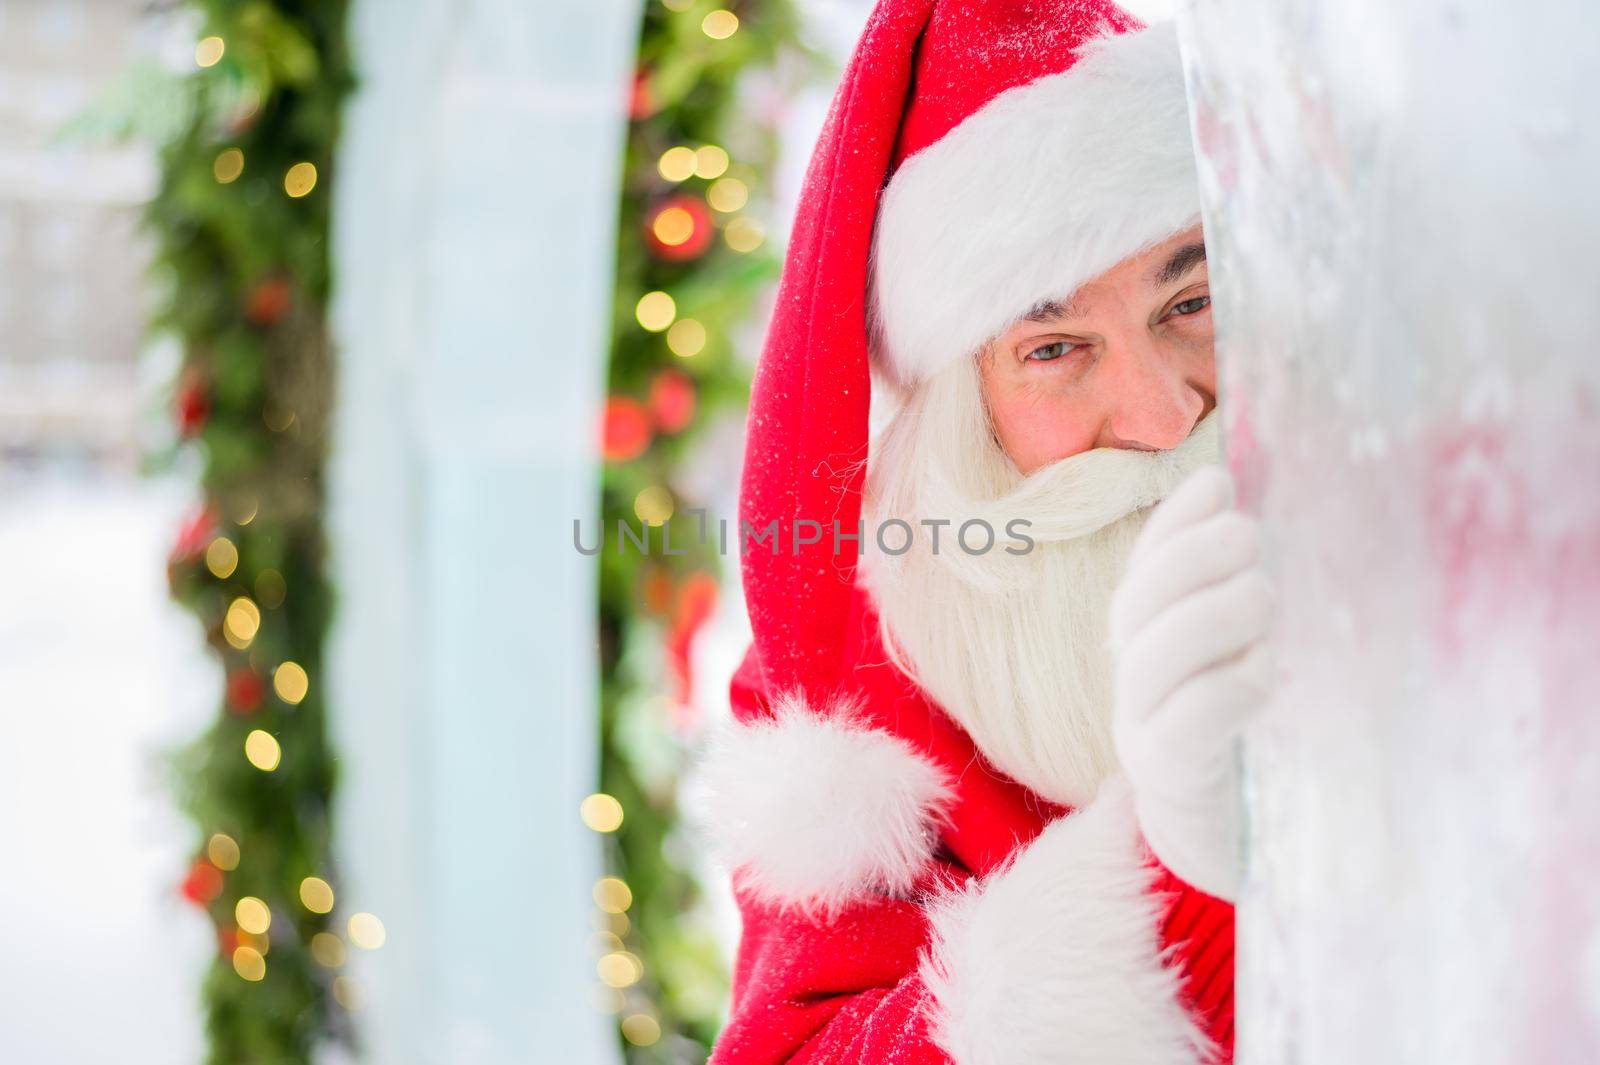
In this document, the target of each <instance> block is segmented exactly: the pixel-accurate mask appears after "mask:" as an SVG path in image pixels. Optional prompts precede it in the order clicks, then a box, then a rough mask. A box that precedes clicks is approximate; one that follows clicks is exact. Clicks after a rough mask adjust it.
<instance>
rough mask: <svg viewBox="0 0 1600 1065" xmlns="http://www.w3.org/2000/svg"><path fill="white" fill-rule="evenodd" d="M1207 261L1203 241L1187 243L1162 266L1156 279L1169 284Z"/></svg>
mask: <svg viewBox="0 0 1600 1065" xmlns="http://www.w3.org/2000/svg"><path fill="white" fill-rule="evenodd" d="M1205 261H1206V246H1205V244H1204V243H1203V242H1201V241H1195V242H1194V243H1193V244H1185V245H1184V246H1183V247H1181V248H1179V249H1178V250H1177V251H1175V252H1173V253H1172V256H1171V258H1169V259H1168V260H1167V261H1166V262H1165V263H1164V264H1163V265H1162V267H1161V269H1160V270H1158V271H1156V275H1155V279H1156V284H1158V285H1169V284H1171V283H1172V282H1174V281H1176V280H1178V279H1179V278H1180V277H1182V276H1183V275H1184V274H1187V273H1188V272H1189V271H1190V270H1193V269H1194V268H1195V267H1196V266H1199V265H1200V264H1201V263H1203V262H1205Z"/></svg>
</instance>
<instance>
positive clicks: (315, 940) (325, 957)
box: [311, 932, 345, 969]
mask: <svg viewBox="0 0 1600 1065" xmlns="http://www.w3.org/2000/svg"><path fill="white" fill-rule="evenodd" d="M344 955H345V951H344V940H342V939H340V938H339V937H338V936H336V935H334V934H333V933H332V932H318V933H317V934H316V935H314V936H312V937H311V956H312V957H313V958H314V959H316V962H317V964H318V965H320V966H322V967H323V968H324V969H337V968H338V967H339V966H341V965H343V964H344Z"/></svg>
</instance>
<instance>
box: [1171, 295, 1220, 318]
mask: <svg viewBox="0 0 1600 1065" xmlns="http://www.w3.org/2000/svg"><path fill="white" fill-rule="evenodd" d="M1209 306H1211V297H1210V296H1196V297H1195V298H1194V299H1192V300H1184V301H1183V302H1182V303H1174V304H1173V305H1172V313H1173V314H1199V313H1200V312H1201V311H1203V310H1205V309H1206V308H1207V307H1209Z"/></svg>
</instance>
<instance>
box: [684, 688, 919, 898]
mask: <svg viewBox="0 0 1600 1065" xmlns="http://www.w3.org/2000/svg"><path fill="white" fill-rule="evenodd" d="M686 790H687V795H688V806H689V811H690V816H691V818H692V819H693V820H694V821H695V822H696V823H697V824H698V826H699V827H700V829H701V831H702V832H703V833H704V834H705V835H706V836H707V837H708V839H707V842H708V843H709V844H710V846H711V848H712V849H713V851H715V852H716V854H717V855H718V856H719V857H720V858H721V859H722V860H723V861H725V862H726V863H727V864H728V865H730V866H731V867H733V868H736V869H738V870H739V871H740V872H741V877H742V879H741V884H742V885H743V886H744V887H746V888H748V889H749V890H751V891H752V892H754V893H755V894H756V895H757V896H758V897H760V898H762V899H764V900H765V901H767V902H769V903H773V904H777V905H782V906H792V907H797V908H799V909H802V910H805V911H807V912H815V913H821V914H828V913H832V912H836V911H837V910H838V909H839V908H841V907H842V906H844V905H846V904H847V903H849V902H852V901H854V900H856V899H859V898H861V897H863V896H865V895H868V894H871V893H874V892H886V893H889V894H895V895H903V894H905V893H906V892H908V891H909V890H910V888H911V885H912V882H913V881H914V880H915V878H916V876H917V874H918V873H919V872H920V871H921V870H922V868H923V866H924V865H926V863H927V861H928V859H929V857H930V856H931V855H932V853H933V849H934V847H935V845H936V844H937V842H938V825H939V821H940V818H941V817H942V816H943V807H944V804H945V803H946V802H947V800H948V798H949V791H948V788H947V786H946V783H945V780H944V776H943V774H942V773H941V772H940V771H939V769H938V768H937V767H936V766H934V765H933V764H932V763H930V762H928V761H927V760H925V759H923V758H922V757H920V756H919V755H917V754H916V752H914V751H913V750H911V748H910V747H909V746H908V745H907V744H905V743H904V742H903V741H901V740H899V739H897V738H896V737H894V736H891V735H890V734H888V733H887V732H883V731H881V730H878V729H873V728H871V727H869V726H866V725H863V724H862V723H860V722H859V721H857V720H856V719H855V718H854V716H853V713H852V708H851V707H850V706H849V705H848V704H845V705H838V706H834V707H829V708H824V709H822V710H821V711H818V710H813V709H812V708H810V707H808V706H807V705H806V704H805V703H804V701H803V700H801V699H800V698H799V697H798V696H790V697H786V698H780V699H778V700H776V701H775V704H774V713H773V717H772V718H771V719H770V720H760V721H753V722H748V723H731V724H729V725H727V726H725V727H724V728H722V729H720V730H719V731H718V732H717V733H716V734H714V735H713V738H712V740H711V743H710V745H709V748H708V750H707V753H706V754H705V756H704V757H703V758H702V760H701V761H700V763H699V764H698V765H697V767H696V769H695V771H694V773H693V774H692V775H691V779H690V781H689V783H688V787H687V789H686Z"/></svg>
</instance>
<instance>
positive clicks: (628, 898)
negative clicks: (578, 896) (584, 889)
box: [594, 876, 633, 935]
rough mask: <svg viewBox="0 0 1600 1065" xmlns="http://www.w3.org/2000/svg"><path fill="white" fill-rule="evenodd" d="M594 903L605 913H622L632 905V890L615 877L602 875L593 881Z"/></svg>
mask: <svg viewBox="0 0 1600 1065" xmlns="http://www.w3.org/2000/svg"><path fill="white" fill-rule="evenodd" d="M594 904H595V905H596V906H598V907H600V908H601V909H602V910H604V911H605V912H606V913H622V912H624V911H626V910H627V908H628V907H629V906H632V905H633V892H632V891H631V890H629V888H628V885H627V884H625V883H623V882H622V881H621V880H618V879H617V878H616V877H614V876H603V877H601V878H600V879H599V880H596V881H595V882H594ZM617 934H618V935H621V934H622V933H620V932H619V933H617Z"/></svg>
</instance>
